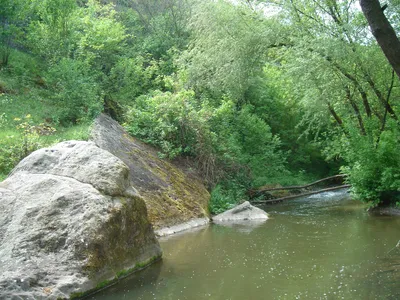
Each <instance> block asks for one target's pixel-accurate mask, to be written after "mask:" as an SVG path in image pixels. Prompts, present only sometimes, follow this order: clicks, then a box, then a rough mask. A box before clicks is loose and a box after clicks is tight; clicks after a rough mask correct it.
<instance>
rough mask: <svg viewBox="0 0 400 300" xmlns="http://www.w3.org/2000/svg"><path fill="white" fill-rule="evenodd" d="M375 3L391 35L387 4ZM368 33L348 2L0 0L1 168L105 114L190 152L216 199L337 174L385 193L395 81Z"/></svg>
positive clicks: (362, 191) (165, 150) (372, 192)
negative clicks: (103, 112)
mask: <svg viewBox="0 0 400 300" xmlns="http://www.w3.org/2000/svg"><path fill="white" fill-rule="evenodd" d="M363 2H371V0H363V1H362V3H361V4H362V5H363V8H364V6H365V5H366V4H365V3H363ZM372 2H373V1H372ZM376 2H377V1H376ZM367 4H368V3H367ZM378 4H379V3H378ZM384 13H385V15H384V18H386V19H387V20H388V24H389V26H390V24H391V26H392V27H391V28H392V30H393V31H394V32H398V31H399V26H400V19H399V18H400V14H399V3H398V1H397V0H390V1H389V2H388V3H387V8H386V9H384ZM370 18H371V16H368V21H370ZM372 20H374V15H372ZM370 23H371V22H370ZM373 25H374V23H372V25H371V27H373ZM375 25H376V24H375ZM373 33H374V34H375V33H376V30H375V31H373ZM375 36H376V35H375ZM377 39H378V37H377ZM378 41H379V39H378ZM379 45H381V47H382V48H381V47H380V46H379ZM379 45H378V43H377V42H376V40H375V37H374V35H373V34H371V31H370V27H369V24H368V22H367V19H366V18H365V17H364V15H363V12H362V11H361V9H360V8H359V6H358V3H357V2H356V1H354V0H329V1H326V0H315V1H305V0H294V1H293V0H291V1H289V0H282V1H234V2H233V1H232V2H231V1H223V0H219V1H196V0H167V1H157V0H107V1H106V0H103V1H95V0H87V1H86V0H31V1H25V0H3V1H2V5H1V7H0V129H1V131H0V178H4V177H5V176H6V175H7V173H8V172H9V171H10V170H11V169H12V168H13V166H14V165H15V164H16V163H17V162H18V161H19V160H20V159H21V158H23V157H24V156H26V155H27V154H29V153H30V152H31V151H33V150H35V149H37V148H39V147H42V146H45V145H48V144H50V143H54V142H55V141H58V140H64V139H71V138H75V139H82V138H83V139H84V138H86V137H87V134H88V131H89V127H90V122H91V121H92V120H93V118H94V117H95V116H96V115H98V114H99V113H100V112H102V111H105V112H106V113H108V114H110V115H111V116H112V117H114V118H115V119H117V120H118V121H119V122H120V123H122V124H123V125H124V126H125V127H126V129H127V130H128V131H129V132H130V133H131V134H132V135H134V136H136V137H138V138H139V139H142V140H144V141H146V142H148V143H150V144H153V145H155V146H157V147H158V148H159V149H160V156H162V157H165V158H166V159H175V158H177V157H189V158H190V159H191V161H193V162H194V164H195V167H196V168H197V169H198V170H199V171H200V173H201V174H202V176H203V177H204V179H205V180H206V181H207V183H208V185H209V187H210V190H212V193H211V195H212V201H211V204H210V208H211V210H212V212H219V211H222V210H224V209H227V208H229V207H230V206H232V205H234V204H235V203H237V202H238V201H240V200H242V199H244V198H246V197H248V195H247V193H246V191H247V190H248V189H249V188H252V187H258V186H263V185H276V184H281V185H285V184H296V183H302V182H305V181H307V180H309V179H314V178H318V177H322V176H324V175H333V174H336V173H338V172H342V173H346V174H348V175H349V176H348V181H349V183H351V185H352V191H353V193H354V194H355V195H356V196H357V197H358V198H359V199H361V200H363V201H366V202H369V203H371V205H379V204H382V203H386V204H389V203H390V204H395V203H396V202H398V201H400V199H399V193H400V156H399V155H398V153H399V150H400V132H399V131H400V127H399V117H400V116H399V115H400V111H399V110H400V109H399V105H400V102H399V96H400V90H399V78H398V76H397V75H396V74H397V71H398V70H396V65H395V64H394V63H393V62H392V61H391V59H390V57H389V56H388V55H386V57H385V55H384V53H386V52H385V49H384V47H385V44H382V43H379ZM382 45H383V46H382ZM382 50H383V51H382ZM387 58H388V59H389V60H388V59H387Z"/></svg>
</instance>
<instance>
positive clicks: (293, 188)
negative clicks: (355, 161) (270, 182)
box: [252, 174, 347, 193]
mask: <svg viewBox="0 0 400 300" xmlns="http://www.w3.org/2000/svg"><path fill="white" fill-rule="evenodd" d="M346 176H347V175H346V174H341V175H335V176H330V177H326V178H323V179H320V180H317V181H314V182H312V183H309V184H306V185H293V186H285V187H278V188H265V189H255V190H252V192H253V193H254V192H255V193H263V192H271V191H281V190H296V189H305V188H308V187H310V186H313V185H316V184H318V183H321V182H324V181H328V180H332V179H336V178H344V177H346Z"/></svg>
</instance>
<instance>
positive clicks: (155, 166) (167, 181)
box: [91, 114, 210, 229]
mask: <svg viewBox="0 0 400 300" xmlns="http://www.w3.org/2000/svg"><path fill="white" fill-rule="evenodd" d="M91 139H92V140H93V141H94V142H95V143H96V145H97V146H99V147H100V148H102V149H105V150H107V151H109V152H110V153H112V154H114V155H115V156H116V157H118V158H120V159H121V160H122V161H123V162H124V163H125V164H127V165H128V166H129V169H130V174H131V176H130V180H131V182H130V183H131V185H133V186H134V187H135V188H136V189H137V190H138V192H139V193H140V195H141V196H142V197H143V199H144V200H145V202H146V205H147V210H148V214H149V219H150V222H151V223H152V224H153V226H154V228H155V229H160V228H164V227H170V226H173V225H177V224H181V223H186V224H191V225H193V226H194V225H195V224H198V222H192V221H191V220H196V219H203V220H204V218H206V219H208V218H209V213H208V201H209V199H210V194H209V193H208V191H207V189H206V188H205V186H204V184H203V183H202V181H201V180H200V179H199V178H198V177H197V176H196V174H195V173H194V172H193V170H190V169H189V168H186V169H185V167H184V166H182V165H181V166H179V167H177V166H176V165H174V164H173V163H172V162H168V161H165V160H161V159H159V157H158V153H157V150H156V149H154V148H152V147H150V146H149V145H146V144H144V143H142V142H140V141H138V140H137V139H135V138H133V137H131V136H130V135H129V134H128V133H127V132H126V131H125V130H124V128H123V127H122V126H120V125H119V124H118V123H117V122H116V121H114V120H113V119H111V118H110V117H108V116H106V115H104V114H103V115H100V116H99V117H98V118H97V119H96V121H95V123H94V126H93V130H92V134H91ZM203 223H204V222H203ZM193 226H191V227H193ZM179 228H184V227H182V226H181V227H179ZM185 228H186V227H185Z"/></svg>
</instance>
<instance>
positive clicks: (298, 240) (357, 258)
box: [90, 191, 400, 300]
mask: <svg viewBox="0 0 400 300" xmlns="http://www.w3.org/2000/svg"><path fill="white" fill-rule="evenodd" d="M262 208H263V209H265V210H266V211H267V212H268V213H269V215H270V219H269V220H267V221H266V222H263V223H257V222H256V223H249V222H246V223H243V224H224V225H215V224H214V225H210V226H208V227H203V228H201V229H197V230H194V231H190V232H186V233H182V234H178V235H175V236H172V237H169V238H164V239H162V240H161V241H160V244H161V247H162V248H163V251H164V258H163V260H162V261H160V262H158V263H156V264H154V265H152V266H150V267H149V268H147V269H145V270H143V271H141V272H138V273H136V274H133V275H132V276H130V277H128V278H126V279H124V280H121V282H119V283H118V284H116V285H114V286H112V287H110V288H108V289H107V290H104V291H102V292H101V293H99V294H96V295H94V296H92V297H90V299H98V300H106V299H134V300H150V299H170V300H178V299H188V300H197V299H232V300H246V299H250V300H252V299H351V300H353V299H354V300H355V299H362V300H364V299H393V300H394V299H400V248H396V247H395V246H396V244H397V242H398V241H399V240H400V218H398V217H397V218H395V217H383V216H379V217H376V216H370V215H368V214H367V213H366V212H365V206H363V205H362V204H361V203H359V202H357V201H354V200H351V199H349V197H348V195H347V193H346V191H340V192H329V193H324V194H319V195H313V196H311V197H308V198H301V199H297V200H291V201H287V202H284V203H280V204H275V205H269V206H265V207H262Z"/></svg>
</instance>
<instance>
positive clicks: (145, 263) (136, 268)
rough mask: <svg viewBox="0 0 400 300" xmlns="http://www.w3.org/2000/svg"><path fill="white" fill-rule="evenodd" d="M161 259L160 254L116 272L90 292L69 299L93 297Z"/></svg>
mask: <svg viewBox="0 0 400 300" xmlns="http://www.w3.org/2000/svg"><path fill="white" fill-rule="evenodd" d="M161 258H162V255H161V254H160V255H156V256H153V257H151V258H150V259H148V260H146V261H143V262H139V263H137V264H136V265H135V266H134V267H132V268H128V269H122V270H120V271H118V272H117V273H116V275H115V277H114V278H112V279H106V280H103V281H101V282H99V283H98V284H97V285H96V287H94V288H92V289H90V290H87V291H85V292H76V293H72V294H71V295H70V297H69V299H71V300H72V299H74V300H77V299H84V298H86V297H89V296H91V295H93V294H95V293H97V292H100V291H101V290H103V289H105V288H108V287H110V286H112V285H114V284H116V283H117V282H118V281H120V280H121V279H123V278H126V277H127V276H129V275H131V274H133V273H135V272H138V271H140V270H142V269H144V268H146V267H148V266H149V265H151V264H153V263H155V262H157V261H159V260H160V259H161Z"/></svg>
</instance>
